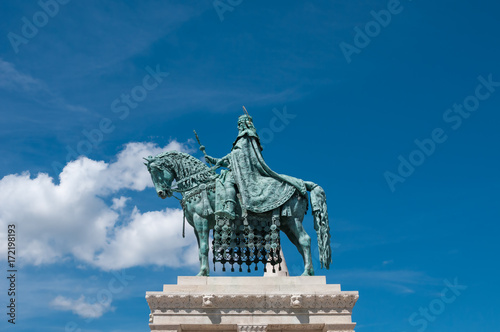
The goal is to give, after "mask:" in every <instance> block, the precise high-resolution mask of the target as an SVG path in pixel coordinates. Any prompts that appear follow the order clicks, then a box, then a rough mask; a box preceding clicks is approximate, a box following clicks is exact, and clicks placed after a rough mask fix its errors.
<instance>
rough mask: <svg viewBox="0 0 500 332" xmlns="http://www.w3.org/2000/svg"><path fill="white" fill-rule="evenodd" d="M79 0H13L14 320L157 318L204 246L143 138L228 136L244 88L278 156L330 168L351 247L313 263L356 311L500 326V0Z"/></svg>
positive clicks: (281, 164)
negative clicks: (157, 307)
mask: <svg viewBox="0 0 500 332" xmlns="http://www.w3.org/2000/svg"><path fill="white" fill-rule="evenodd" d="M221 2H222V3H225V4H226V5H227V4H228V3H229V2H227V1H226V0H221ZM62 3H64V1H60V2H54V1H50V0H42V1H41V4H42V5H41V4H40V3H39V2H37V1H12V0H9V1H3V2H2V3H1V4H0V15H1V17H2V20H0V32H1V33H0V36H3V37H2V38H1V39H0V45H1V47H0V105H1V107H0V111H1V114H2V117H1V118H2V121H0V141H1V144H0V154H1V155H2V158H0V227H1V228H0V235H1V239H0V244H1V246H2V248H3V249H2V250H4V252H6V250H7V249H6V247H7V241H6V234H7V225H9V224H15V225H16V230H17V240H16V244H17V258H16V259H17V260H16V264H18V266H17V268H18V273H17V291H18V292H17V294H16V295H17V297H16V301H17V302H16V303H17V317H16V325H15V326H13V325H12V324H9V323H7V318H6V315H5V313H4V312H2V317H3V318H2V320H1V321H0V326H1V327H2V330H4V328H7V329H8V330H16V331H33V330H35V329H36V330H37V331H77V330H78V329H81V330H82V331H123V332H125V331H148V330H149V328H148V325H147V324H148V314H149V309H148V306H147V303H146V300H145V299H144V295H145V292H146V291H153V290H160V289H161V287H162V284H164V283H175V282H176V277H177V276H178V275H194V274H196V272H197V271H196V270H197V265H198V263H197V257H196V248H195V245H194V239H193V236H192V234H191V230H190V229H188V235H187V238H186V239H182V238H181V231H182V224H181V212H180V210H179V204H178V202H177V201H176V200H174V199H168V200H160V199H159V198H158V197H156V195H155V192H154V189H153V188H152V186H151V183H150V179H149V177H148V176H149V175H148V174H147V172H145V167H144V166H143V164H142V159H141V158H142V157H143V156H146V155H148V154H154V153H159V152H160V151H164V150H166V149H178V150H182V151H186V152H190V153H192V154H194V155H195V156H197V157H200V158H201V157H202V154H201V152H199V151H198V150H197V144H196V142H195V141H194V140H193V139H194V137H193V134H192V130H193V129H196V130H197V132H198V134H199V136H200V138H201V140H202V142H203V144H204V145H205V146H206V147H207V152H208V153H209V154H210V155H213V156H216V157H220V156H223V155H225V154H226V153H228V152H229V150H230V148H231V144H232V142H233V140H234V138H235V137H236V135H237V129H236V122H237V118H238V116H239V115H240V114H242V111H241V106H242V105H245V106H246V107H247V109H248V111H249V112H250V114H251V115H252V116H253V117H254V123H255V125H256V127H257V129H258V131H259V133H260V135H261V139H262V141H263V145H264V151H263V155H264V158H265V160H266V162H267V163H268V165H269V166H270V167H271V168H272V169H273V170H275V171H277V172H280V173H284V174H289V175H293V176H296V177H299V178H303V179H306V180H310V181H314V182H316V183H318V184H320V185H321V186H322V187H323V188H324V189H325V191H326V193H327V199H328V207H329V214H330V218H331V227H332V239H333V264H332V265H331V268H330V270H328V271H327V270H321V269H320V268H319V262H318V259H317V251H315V252H314V253H315V254H316V256H315V258H314V259H315V269H316V273H317V274H319V275H326V277H327V281H328V282H329V283H340V284H342V289H343V290H358V291H359V292H360V299H359V301H358V303H357V304H356V306H355V309H354V313H353V321H355V322H357V323H358V325H357V328H356V331H361V332H362V331H394V332H396V331H399V332H402V331H407V332H411V331H420V332H421V331H472V330H495V328H496V327H497V323H498V322H497V312H496V311H497V310H495V309H498V303H497V301H496V299H495V297H496V296H498V295H500V292H499V291H500V289H499V286H498V282H497V279H498V274H499V271H498V258H497V253H498V250H499V245H498V240H497V237H498V236H497V234H498V232H499V231H500V227H499V225H498V221H499V220H500V218H499V217H500V208H499V206H500V204H499V189H500V188H499V187H500V186H499V183H500V181H499V180H500V176H499V173H498V169H499V166H500V158H499V156H498V143H499V142H500V134H499V131H498V125H499V120H500V116H499V114H498V110H499V109H500V83H499V82H500V66H499V62H498V59H499V57H500V49H499V48H498V45H497V44H498V43H497V40H498V31H500V22H499V21H498V15H497V13H498V11H499V9H500V7H499V6H498V5H497V4H495V3H494V2H492V1H479V2H475V3H474V4H472V3H471V2H468V1H438V2H431V1H421V0H415V1H410V0H401V1H400V2H397V1H394V0H391V1H385V0H383V1H378V0H373V1H337V0H335V1H314V2H312V1H300V2H299V1H297V2H290V1H273V2H272V4H270V3H269V2H264V1H257V2H250V1H240V2H238V1H233V2H232V3H233V4H237V5H236V6H231V5H229V6H230V9H228V10H225V11H224V10H223V9H221V8H223V7H219V9H217V8H215V6H214V3H213V2H212V1H199V2H197V3H196V4H186V3H185V2H181V1H85V2H83V1H77V0H73V1H67V3H64V4H62ZM238 3H239V4H238ZM43 4H49V5H43ZM42 7H45V8H46V11H47V12H49V14H50V15H49V14H43V13H44V12H43V9H42ZM225 8H226V9H227V8H228V7H225ZM40 12H41V13H42V14H40ZM35 23H36V24H38V26H36V25H34V24H35ZM127 98H128V99H127ZM304 225H306V229H307V230H308V232H309V233H310V234H311V235H313V234H314V230H313V226H312V218H311V215H310V214H309V215H307V216H306V218H305V220H304ZM313 237H314V236H313ZM315 241H316V240H315V239H314V240H313V242H314V245H316V242H315ZM283 245H284V250H285V255H286V258H287V262H288V266H289V269H290V272H291V273H292V274H293V275H299V274H300V273H301V272H302V271H301V269H302V266H301V264H302V263H301V261H300V259H299V257H298V254H297V252H296V250H295V249H294V248H293V247H292V246H291V244H290V243H289V242H288V240H286V239H284V237H283ZM1 257H2V258H1V262H2V265H1V266H2V270H3V272H2V273H3V274H6V273H7V272H6V270H7V267H6V263H7V262H6V260H5V258H6V253H4V254H2V255H1ZM259 273H260V272H259ZM212 275H222V273H221V272H220V269H219V271H218V272H216V273H212ZM235 275H238V274H235ZM243 275H247V274H246V273H244V274H243ZM0 280H2V281H1V282H0V289H1V295H0V299H1V301H2V308H4V309H3V311H6V308H5V305H6V303H7V301H8V300H9V297H8V296H7V291H6V289H7V288H8V283H7V281H6V278H1V279H0ZM110 284H111V285H114V286H113V287H112V288H110ZM457 284H458V285H459V286H456V285H457ZM110 289H112V290H113V292H111V291H110ZM443 294H444V295H443ZM106 295H111V296H108V297H106ZM443 296H447V297H446V299H448V302H449V303H445V302H443V300H442V299H443ZM450 298H451V299H452V300H449V299H450ZM426 311H427V313H425V312H426Z"/></svg>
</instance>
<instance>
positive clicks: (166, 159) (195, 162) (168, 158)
mask: <svg viewBox="0 0 500 332" xmlns="http://www.w3.org/2000/svg"><path fill="white" fill-rule="evenodd" d="M155 159H156V160H157V161H158V164H159V165H163V166H166V167H168V168H169V169H171V170H173V171H174V172H175V174H176V175H177V178H179V179H183V178H186V177H188V176H190V175H192V174H196V173H199V172H201V171H203V170H206V169H207V168H208V166H207V165H205V164H204V163H203V162H202V161H201V160H199V159H197V158H195V157H193V156H192V155H190V154H188V153H185V152H180V151H167V152H162V153H160V154H158V155H156V156H155Z"/></svg>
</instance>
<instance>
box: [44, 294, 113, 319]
mask: <svg viewBox="0 0 500 332" xmlns="http://www.w3.org/2000/svg"><path fill="white" fill-rule="evenodd" d="M50 305H51V306H52V307H53V308H54V309H57V310H61V311H72V312H73V313H74V314H77V315H78V316H80V317H82V318H99V317H101V316H102V315H103V314H104V313H105V312H107V311H109V310H112V309H113V308H112V307H111V302H106V303H101V302H96V303H92V304H90V303H89V302H87V301H86V300H85V296H83V295H82V296H80V297H79V298H78V299H77V300H73V299H69V298H66V297H64V296H58V297H56V298H55V299H54V300H52V302H51V303H50Z"/></svg>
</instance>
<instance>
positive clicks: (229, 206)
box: [219, 199, 236, 220]
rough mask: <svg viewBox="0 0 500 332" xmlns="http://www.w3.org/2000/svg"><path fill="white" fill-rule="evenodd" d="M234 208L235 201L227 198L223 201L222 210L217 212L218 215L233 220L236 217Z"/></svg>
mask: <svg viewBox="0 0 500 332" xmlns="http://www.w3.org/2000/svg"><path fill="white" fill-rule="evenodd" d="M235 208H236V202H235V201H233V200H232V199H228V200H226V201H225V202H224V210H223V211H220V212H219V216H220V217H223V218H227V219H229V220H233V219H235V218H236V213H234V211H235Z"/></svg>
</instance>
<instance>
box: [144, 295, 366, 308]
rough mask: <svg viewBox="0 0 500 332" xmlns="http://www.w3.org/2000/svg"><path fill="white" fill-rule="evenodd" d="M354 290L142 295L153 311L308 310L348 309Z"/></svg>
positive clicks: (355, 296)
mask: <svg viewBox="0 0 500 332" xmlns="http://www.w3.org/2000/svg"><path fill="white" fill-rule="evenodd" d="M358 298H359V296H358V294H357V292H339V293H336V294H209V293H207V294H186V293H184V294H172V293H170V294H165V293H158V294H154V293H153V294H152V293H149V294H147V295H146V300H147V302H148V305H149V308H150V309H151V312H152V313H155V312H158V311H159V312H178V311H191V310H195V311H213V310H220V311H224V312H227V311H235V310H245V311H250V312H255V311H259V312H265V311H276V310H285V311H290V310H292V311H309V312H310V313H313V312H337V313H348V312H351V311H352V308H353V307H354V305H355V304H356V301H357V300H358Z"/></svg>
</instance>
